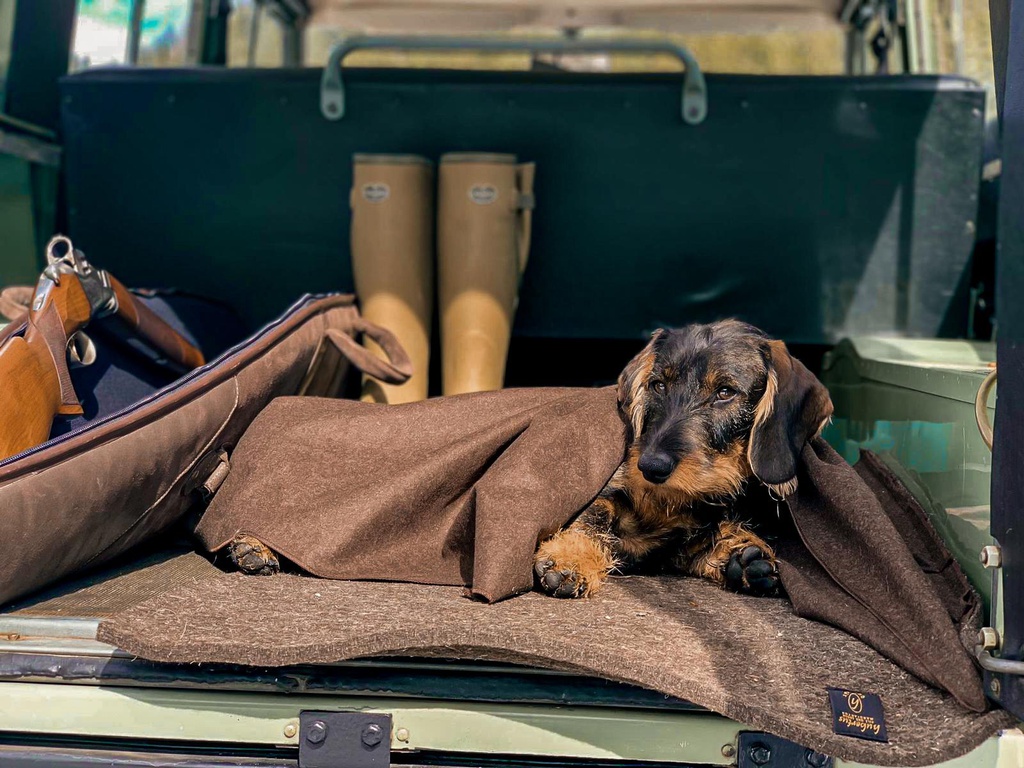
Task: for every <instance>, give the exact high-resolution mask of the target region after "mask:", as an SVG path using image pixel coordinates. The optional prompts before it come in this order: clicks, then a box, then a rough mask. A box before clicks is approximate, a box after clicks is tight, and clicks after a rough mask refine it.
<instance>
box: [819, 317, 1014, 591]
mask: <svg viewBox="0 0 1024 768" xmlns="http://www.w3.org/2000/svg"><path fill="white" fill-rule="evenodd" d="M994 361H995V345H994V344H990V343H980V342H967V341H953V340H939V339H896V338H878V337H858V338H853V339H849V340H844V341H843V342H842V343H840V344H839V345H838V346H837V347H836V348H835V349H834V350H833V351H832V352H830V353H829V354H828V355H826V357H825V361H824V366H823V372H822V380H823V381H824V383H825V384H826V386H828V388H829V392H830V393H831V394H832V400H833V402H834V403H835V408H836V410H835V416H834V417H833V421H832V424H831V425H829V426H828V427H827V428H826V430H825V432H824V433H823V434H824V437H825V438H826V439H827V440H828V441H829V442H830V443H831V444H832V445H833V447H834V448H836V450H838V451H839V452H840V453H841V454H842V455H843V456H844V457H845V458H846V459H847V460H848V461H850V462H854V461H856V460H857V457H858V456H859V453H860V450H861V449H865V448H866V449H869V450H871V451H874V452H875V453H878V454H879V455H880V456H881V457H882V458H883V460H885V461H886V462H887V463H888V464H889V465H890V466H891V467H892V468H893V469H894V470H895V471H896V472H897V474H899V475H900V476H901V477H902V478H903V480H904V482H905V483H907V484H908V485H909V486H910V489H911V491H913V492H914V493H915V495H916V496H917V498H918V499H919V500H920V501H921V502H922V503H923V505H924V506H925V509H926V510H927V511H928V513H929V515H930V517H931V520H932V522H933V523H934V525H935V526H936V528H937V529H938V530H939V532H940V533H941V534H942V536H943V538H944V539H945V541H946V543H947V545H949V547H950V548H951V550H952V551H953V553H954V554H955V555H956V556H957V559H958V560H959V561H960V563H961V565H962V566H963V567H964V570H965V571H966V573H967V575H968V578H970V580H971V582H972V583H973V584H974V586H975V588H977V589H978V590H979V592H981V593H982V595H983V597H984V599H985V602H986V604H987V603H988V602H989V600H990V599H991V592H992V580H991V572H989V571H986V570H985V569H984V568H983V567H982V566H981V563H980V562H979V559H978V553H979V552H980V551H981V548H982V547H984V546H985V545H987V544H991V543H992V538H991V536H990V535H989V511H990V485H991V478H992V453H991V451H989V449H988V447H987V446H986V445H985V443H984V442H983V441H982V439H981V434H980V433H979V431H978V427H977V423H976V420H975V416H974V402H975V397H976V395H977V393H978V389H979V387H980V386H981V382H982V380H983V379H984V378H985V376H986V375H988V373H989V372H990V371H991V370H992V369H991V367H990V366H991V364H992V363H993V362H994ZM988 412H989V419H990V420H991V421H994V420H995V392H993V393H992V394H991V395H990V400H989V409H988Z"/></svg>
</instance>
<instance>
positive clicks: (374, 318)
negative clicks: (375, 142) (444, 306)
mask: <svg viewBox="0 0 1024 768" xmlns="http://www.w3.org/2000/svg"><path fill="white" fill-rule="evenodd" d="M352 165H353V169H352V177H353V184H352V192H351V199H350V202H351V207H352V273H353V277H354V280H355V287H356V295H357V296H358V298H359V303H360V307H361V311H362V314H363V316H364V317H365V318H366V319H367V320H369V321H370V322H373V323H376V324H377V325H380V326H383V327H384V328H387V329H388V330H390V331H391V332H392V333H394V334H395V336H397V337H398V340H399V342H401V344H402V346H403V347H405V349H406V351H407V352H408V353H409V358H410V360H411V361H412V367H413V374H412V377H411V378H410V379H409V381H407V382H406V383H405V384H401V385H394V384H383V383H381V382H378V381H375V380H373V379H369V378H366V377H364V378H363V390H362V396H361V399H362V400H364V401H369V402H377V403H391V404H398V403H409V402H414V401H417V400H424V399H426V397H427V383H428V380H429V363H430V328H431V313H432V312H433V304H434V166H433V163H431V162H430V161H429V160H427V159H426V158H423V157H419V156H416V155H364V154H357V155H355V156H354V157H353V158H352ZM364 344H365V346H366V348H367V349H369V350H370V351H371V352H372V353H373V354H375V355H376V356H377V357H379V358H381V359H382V360H383V359H386V357H385V355H384V353H383V351H382V350H381V349H380V347H379V346H378V345H377V344H375V343H374V342H373V341H371V340H369V339H365V340H364Z"/></svg>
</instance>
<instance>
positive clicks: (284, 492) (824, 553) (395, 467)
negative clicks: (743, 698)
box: [196, 388, 986, 712]
mask: <svg viewBox="0 0 1024 768" xmlns="http://www.w3.org/2000/svg"><path fill="white" fill-rule="evenodd" d="M624 452H625V445H624V430H623V426H622V421H621V419H620V417H619V413H618V409H617V405H616V397H615V390H614V389H613V388H603V389H559V388H549V389H510V390H503V391H500V392H490V393H481V394H474V395H463V396H458V397H449V398H438V399H433V400H427V401H424V402H420V403H412V404H409V405H401V406H383V405H374V404H367V403H359V402H355V401H345V400H326V399H319V398H301V397H286V398H278V399H277V400H275V401H273V402H272V403H271V404H270V406H268V407H267V408H266V409H265V410H264V411H263V412H262V413H261V414H260V415H259V416H258V417H257V419H256V420H255V421H254V422H253V424H252V425H251V427H250V428H249V430H248V431H247V432H246V434H245V435H244V436H243V437H242V438H241V440H240V441H239V443H238V445H237V447H236V448H235V450H234V451H233V453H232V455H231V471H230V474H229V475H228V477H227V479H226V480H225V481H224V483H223V485H222V486H221V488H220V489H219V490H218V492H217V494H216V495H215V497H214V498H213V500H212V501H211V503H210V505H209V508H208V509H207V510H206V512H205V514H204V515H203V517H202V518H201V519H200V521H199V524H198V527H197V529H196V533H197V535H198V536H199V538H200V539H201V540H202V542H203V543H204V545H205V546H206V547H207V549H208V550H209V551H211V552H216V551H218V550H219V549H221V548H223V547H224V546H225V545H226V544H227V543H228V542H229V541H230V540H231V539H232V538H234V536H236V535H237V534H239V533H247V534H251V535H253V536H256V537H257V538H259V539H260V540H261V541H263V542H265V543H266V544H267V545H268V546H270V547H272V548H273V549H274V550H275V551H277V552H278V553H280V554H282V555H284V556H285V557H286V558H287V559H289V560H291V561H292V562H293V563H295V564H296V565H298V566H299V567H301V568H302V569H304V570H305V571H308V572H309V573H311V574H314V575H316V576H320V577H324V578H329V579H343V580H377V581H405V582H416V583H420V584H435V585H451V586H461V587H465V588H467V590H468V591H469V592H470V593H471V594H472V595H473V596H474V597H476V598H479V599H482V600H485V601H488V602H494V601H498V600H501V599H503V598H507V597H511V596H513V595H517V594H521V593H523V592H526V591H528V590H530V589H531V588H532V586H533V571H532V558H533V553H534V550H535V549H536V547H537V544H538V542H539V540H541V539H542V538H544V537H546V536H548V535H550V534H551V533H553V532H554V531H556V530H557V529H558V528H559V527H561V526H563V525H565V524H566V523H567V522H569V521H570V520H571V519H572V518H573V516H574V515H575V514H577V513H578V512H579V511H580V510H582V509H583V508H584V507H585V506H586V505H587V504H588V503H589V502H590V501H591V499H593V497H594V496H596V495H597V493H598V492H599V491H600V490H601V488H602V487H603V486H604V484H605V483H606V482H607V481H608V479H609V478H610V477H611V475H612V473H613V472H614V471H615V469H616V467H617V466H618V464H619V463H620V461H621V460H622V458H623V455H624ZM758 499H759V496H758V494H755V493H752V494H750V498H749V499H747V500H746V502H745V503H746V504H747V506H748V507H749V508H750V509H751V510H752V516H753V517H754V518H757V519H763V520H765V521H769V520H772V519H775V518H776V516H777V515H779V514H780V513H781V516H782V517H783V518H784V523H785V524H784V525H783V533H782V535H781V538H780V539H779V540H778V542H777V550H778V555H779V559H780V576H781V579H782V582H783V586H784V588H785V591H786V593H787V595H788V597H789V599H790V601H791V603H792V606H793V609H794V611H795V613H796V614H797V615H800V616H804V617H806V618H810V619H815V620H818V621H822V622H825V623H828V624H831V625H833V626H836V627H838V628H840V629H842V630H845V631H846V632H848V633H849V634H851V635H853V636H854V637H856V638H858V639H860V640H861V641H862V642H864V643H865V644H866V645H868V646H871V647H872V648H874V649H875V650H876V651H878V652H879V653H881V654H883V655H884V656H886V657H888V658H890V659H892V660H893V661H895V662H896V663H897V664H899V665H900V666H902V667H903V668H905V669H906V670H908V671H910V672H912V673H913V674H915V675H917V676H918V677H920V678H921V679H922V680H924V681H926V682H928V683H930V684H932V685H934V686H936V687H938V688H941V689H943V690H945V691H948V692H949V693H950V694H951V695H952V696H953V697H954V698H955V699H956V700H957V701H958V702H959V703H960V704H961V705H962V706H963V707H966V708H967V709H969V710H972V711H975V712H981V711H984V710H985V708H986V700H985V696H984V694H983V691H982V686H981V677H980V674H979V672H978V670H977V668H976V666H975V664H974V662H973V660H972V658H971V656H970V655H969V653H968V652H967V650H966V647H965V645H966V643H965V642H962V641H961V637H963V638H965V640H966V641H967V642H969V641H970V639H972V638H973V636H974V634H975V633H976V632H977V629H978V626H979V621H980V616H979V614H980V601H979V598H978V596H977V594H976V593H975V592H974V591H973V590H972V589H971V587H970V586H969V584H968V582H967V580H966V578H965V576H964V574H963V573H962V571H961V570H960V568H959V566H958V565H957V563H956V561H955V560H954V559H953V557H952V556H951V555H950V553H949V552H948V551H947V550H946V548H945V547H944V545H943V544H942V541H941V539H940V538H939V536H938V534H937V533H936V532H935V531H934V529H933V528H932V527H931V525H930V523H929V522H928V519H927V516H926V514H925V512H924V511H923V509H922V508H921V507H920V505H919V504H918V503H917V502H916V501H915V499H914V498H913V497H912V495H911V494H910V493H909V492H908V491H907V490H906V489H905V488H904V487H903V486H902V484H901V483H900V482H899V481H898V480H897V479H896V478H895V477H894V476H893V475H892V474H891V473H890V472H889V471H888V470H887V469H886V468H885V467H884V465H883V464H882V463H881V462H880V461H879V460H878V459H877V458H875V457H874V456H872V455H871V454H869V453H867V452H865V453H864V454H863V456H862V459H861V461H860V462H858V464H857V466H856V467H851V466H850V465H849V464H847V463H846V462H845V461H844V460H843V459H842V458H841V457H840V456H839V455H838V454H836V453H835V451H833V450H832V449H831V448H830V447H829V446H828V444H827V443H825V442H824V441H823V440H821V439H814V440H812V441H811V442H810V443H809V444H808V445H807V446H805V448H804V451H803V454H802V457H801V466H800V468H799V483H798V487H797V490H796V491H795V493H794V494H792V495H791V496H790V497H789V498H787V499H786V502H787V503H785V504H781V505H778V504H776V503H775V502H772V501H770V500H768V499H767V497H764V499H765V501H764V502H762V501H759V500H758ZM759 507H760V508H759ZM787 510H788V512H789V513H790V515H787V514H786V511H787ZM755 521H756V520H755ZM787 529H788V531H789V535H786V530H787ZM251 578H264V577H251ZM546 599H550V600H551V601H552V607H551V610H553V611H555V610H558V609H559V608H560V606H561V605H562V603H561V602H555V600H554V598H546Z"/></svg>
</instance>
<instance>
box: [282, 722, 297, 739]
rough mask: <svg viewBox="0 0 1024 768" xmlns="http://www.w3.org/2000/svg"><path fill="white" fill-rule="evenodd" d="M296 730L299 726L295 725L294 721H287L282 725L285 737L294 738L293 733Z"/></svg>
mask: <svg viewBox="0 0 1024 768" xmlns="http://www.w3.org/2000/svg"><path fill="white" fill-rule="evenodd" d="M298 732H299V727H298V726H297V725H295V723H288V725H286V726H285V727H284V736H285V738H286V739H292V738H295V734H297V733H298Z"/></svg>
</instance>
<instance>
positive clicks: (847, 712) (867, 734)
mask: <svg viewBox="0 0 1024 768" xmlns="http://www.w3.org/2000/svg"><path fill="white" fill-rule="evenodd" d="M828 700H829V703H830V704H831V705H832V731H833V732H834V733H837V734H839V735H840V736H853V737H854V738H857V739H868V740H870V741H885V742H888V741H889V737H888V736H887V735H886V733H885V714H884V713H883V712H882V700H881V699H880V698H878V694H875V693H857V692H856V691H847V690H846V689H845V688H829V689H828Z"/></svg>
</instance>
